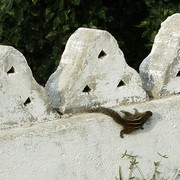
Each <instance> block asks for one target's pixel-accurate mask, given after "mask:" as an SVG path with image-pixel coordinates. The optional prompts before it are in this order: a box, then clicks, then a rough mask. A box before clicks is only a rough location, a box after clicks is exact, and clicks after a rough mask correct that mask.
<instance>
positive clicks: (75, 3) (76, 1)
mask: <svg viewBox="0 0 180 180" xmlns="http://www.w3.org/2000/svg"><path fill="white" fill-rule="evenodd" d="M80 2H81V0H73V1H72V4H74V5H79V4H80Z"/></svg>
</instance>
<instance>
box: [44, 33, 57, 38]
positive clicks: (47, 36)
mask: <svg viewBox="0 0 180 180" xmlns="http://www.w3.org/2000/svg"><path fill="white" fill-rule="evenodd" d="M56 35H57V31H50V32H49V33H48V34H47V35H46V37H45V38H46V39H50V38H51V37H53V36H56Z"/></svg>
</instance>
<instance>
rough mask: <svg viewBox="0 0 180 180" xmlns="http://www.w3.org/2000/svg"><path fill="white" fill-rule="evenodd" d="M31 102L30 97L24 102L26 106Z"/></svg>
mask: <svg viewBox="0 0 180 180" xmlns="http://www.w3.org/2000/svg"><path fill="white" fill-rule="evenodd" d="M30 102H31V99H30V98H29V97H28V98H27V99H26V101H25V102H24V106H26V105H27V104H29V103H30Z"/></svg>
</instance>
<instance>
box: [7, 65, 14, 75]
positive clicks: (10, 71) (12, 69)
mask: <svg viewBox="0 0 180 180" xmlns="http://www.w3.org/2000/svg"><path fill="white" fill-rule="evenodd" d="M11 73H15V69H14V67H13V66H12V67H11V69H10V70H9V71H8V72H7V74H11Z"/></svg>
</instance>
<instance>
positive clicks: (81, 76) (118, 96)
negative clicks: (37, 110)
mask: <svg viewBox="0 0 180 180" xmlns="http://www.w3.org/2000/svg"><path fill="white" fill-rule="evenodd" d="M45 88H46V90H47V92H48V94H49V96H50V99H51V103H52V107H53V108H58V109H59V110H60V112H62V113H64V112H73V111H79V110H80V109H83V108H84V107H85V108H87V107H91V108H92V107H93V106H107V107H112V106H117V105H120V104H126V103H132V102H142V101H145V100H146V99H147V96H146V92H145V91H144V90H143V89H142V84H141V79H140V76H139V74H138V73H137V72H136V71H135V70H134V69H132V68H131V67H129V66H128V65H127V63H126V61H125V59H124V55H123V53H122V51H121V50H120V49H119V47H118V44H117V42H116V40H115V39H114V37H113V36H112V35H110V34H109V33H108V32H106V31H102V30H95V29H87V28H79V29H78V30H77V31H76V32H75V33H74V34H73V35H72V36H71V37H70V38H69V40H68V42H67V45H66V48H65V51H64V53H63V54H62V58H61V61H60V64H59V66H58V68H57V70H56V71H55V72H54V74H52V75H51V77H50V78H49V80H48V82H47V83H46V86H45Z"/></svg>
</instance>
